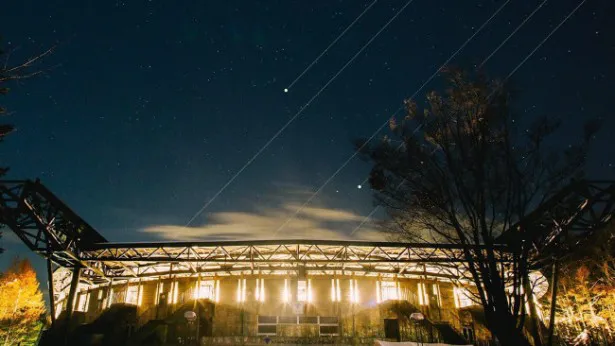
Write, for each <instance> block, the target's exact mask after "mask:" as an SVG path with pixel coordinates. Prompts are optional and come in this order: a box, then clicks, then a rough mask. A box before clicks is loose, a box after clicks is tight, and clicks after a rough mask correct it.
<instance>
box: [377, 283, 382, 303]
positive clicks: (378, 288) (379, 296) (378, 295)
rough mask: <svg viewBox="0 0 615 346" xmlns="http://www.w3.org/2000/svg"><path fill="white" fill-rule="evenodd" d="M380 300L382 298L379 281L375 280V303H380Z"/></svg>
mask: <svg viewBox="0 0 615 346" xmlns="http://www.w3.org/2000/svg"><path fill="white" fill-rule="evenodd" d="M381 301H382V298H381V295H380V281H376V303H378V304H380V302H381Z"/></svg>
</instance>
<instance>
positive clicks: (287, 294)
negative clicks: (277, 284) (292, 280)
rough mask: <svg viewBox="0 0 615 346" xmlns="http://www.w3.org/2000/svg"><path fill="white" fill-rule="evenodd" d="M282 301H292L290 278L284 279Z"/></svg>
mask: <svg viewBox="0 0 615 346" xmlns="http://www.w3.org/2000/svg"><path fill="white" fill-rule="evenodd" d="M282 301H283V302H284V303H289V302H290V289H289V287H288V279H284V289H283V290H282Z"/></svg>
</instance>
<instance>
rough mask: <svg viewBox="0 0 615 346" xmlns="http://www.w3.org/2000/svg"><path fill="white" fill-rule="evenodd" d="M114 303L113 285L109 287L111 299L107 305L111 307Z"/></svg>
mask: <svg viewBox="0 0 615 346" xmlns="http://www.w3.org/2000/svg"><path fill="white" fill-rule="evenodd" d="M111 304H113V287H111V288H109V299H108V300H107V307H111Z"/></svg>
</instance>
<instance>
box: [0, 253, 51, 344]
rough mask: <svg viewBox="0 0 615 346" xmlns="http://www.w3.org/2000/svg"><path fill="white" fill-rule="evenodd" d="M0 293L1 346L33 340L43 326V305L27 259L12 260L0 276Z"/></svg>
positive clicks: (33, 273)
mask: <svg viewBox="0 0 615 346" xmlns="http://www.w3.org/2000/svg"><path fill="white" fill-rule="evenodd" d="M0 292H2V294H0V340H2V341H3V342H4V345H17V344H19V343H20V342H21V343H23V342H25V341H27V340H31V339H33V338H36V336H37V335H38V332H39V331H40V328H41V327H42V324H43V317H44V314H45V302H44V301H43V293H42V292H41V290H40V287H39V282H38V280H37V279H36V272H35V271H34V268H32V265H31V264H30V262H29V261H28V260H26V259H24V260H19V259H17V260H15V261H13V263H12V265H11V267H10V268H9V269H8V270H7V271H6V272H5V273H3V274H2V276H0Z"/></svg>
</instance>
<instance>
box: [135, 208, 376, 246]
mask: <svg viewBox="0 0 615 346" xmlns="http://www.w3.org/2000/svg"><path fill="white" fill-rule="evenodd" d="M296 208H297V205H296V204H285V205H282V206H280V207H279V208H259V209H260V210H258V211H257V212H238V211H230V212H218V213H211V214H210V215H209V216H208V219H209V223H208V224H206V225H202V226H197V227H188V228H186V227H183V226H181V225H152V226H148V227H146V228H144V229H142V230H141V232H143V233H147V234H150V235H155V236H157V237H159V238H162V239H167V240H204V239H207V240H258V239H335V240H350V239H354V240H384V234H383V233H381V232H379V231H378V230H376V229H374V228H367V227H366V228H365V229H362V230H359V231H358V232H356V233H355V234H354V235H353V236H350V235H349V233H350V232H351V231H352V229H354V227H356V224H357V223H359V222H361V220H363V216H361V215H358V214H355V213H353V212H351V211H348V210H340V209H332V208H323V207H308V208H304V210H303V211H302V213H301V214H300V215H299V217H297V218H296V219H295V220H293V221H292V222H290V223H288V224H287V225H286V227H285V228H284V230H283V231H282V232H279V233H278V234H277V235H276V236H274V233H275V230H276V229H277V228H278V227H279V226H280V225H281V224H283V223H284V221H286V219H287V218H288V216H289V215H292V214H291V213H292V211H294V210H296Z"/></svg>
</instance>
